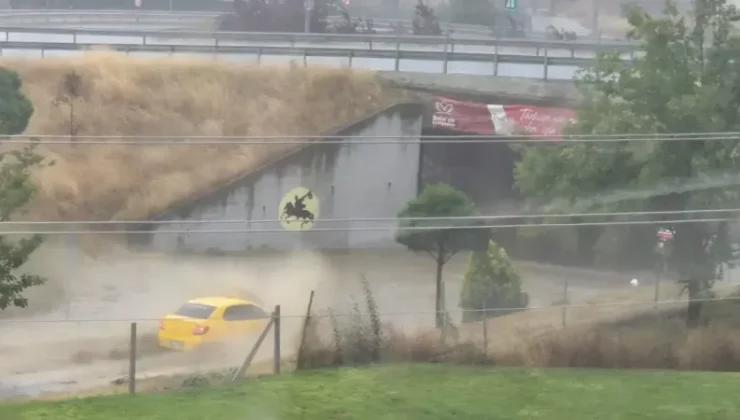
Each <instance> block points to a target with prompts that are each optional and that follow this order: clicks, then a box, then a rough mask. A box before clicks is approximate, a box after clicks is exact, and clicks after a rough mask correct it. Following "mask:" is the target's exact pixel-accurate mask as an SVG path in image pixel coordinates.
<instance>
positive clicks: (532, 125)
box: [432, 97, 576, 137]
mask: <svg viewBox="0 0 740 420" xmlns="http://www.w3.org/2000/svg"><path fill="white" fill-rule="evenodd" d="M575 117H576V113H575V112H574V111H573V110H572V109H568V108H551V107H539V106H529V105H487V104H481V103H475V102H463V101H456V100H453V99H448V98H441V97H438V98H435V101H434V109H433V114H432V125H433V126H434V127H439V128H445V129H448V130H454V131H461V132H465V133H474V134H483V135H493V134H498V135H503V136H506V135H516V134H526V133H528V134H531V135H535V136H554V137H558V136H560V135H561V134H562V129H563V127H564V126H565V125H566V124H568V123H569V122H573V121H575Z"/></svg>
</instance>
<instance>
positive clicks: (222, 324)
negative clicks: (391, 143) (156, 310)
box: [157, 297, 270, 350]
mask: <svg viewBox="0 0 740 420" xmlns="http://www.w3.org/2000/svg"><path fill="white" fill-rule="evenodd" d="M269 318H270V314H269V313H268V312H267V311H265V309H263V308H262V307H260V306H259V305H257V304H255V303H254V302H251V301H248V300H245V299H241V298H238V297H202V298H197V299H192V300H189V301H187V302H185V303H184V304H183V305H182V306H180V308H179V309H178V310H176V311H175V312H173V313H171V314H168V315H165V316H164V318H163V319H162V320H161V321H160V323H159V332H158V333H157V343H158V345H159V346H160V347H164V348H168V349H174V350H192V349H195V348H198V347H200V346H201V345H203V344H206V343H215V342H219V341H223V340H226V339H229V338H239V337H240V336H244V335H249V334H252V333H255V332H260V331H262V329H263V328H264V327H265V325H266V324H267V321H268V320H269Z"/></svg>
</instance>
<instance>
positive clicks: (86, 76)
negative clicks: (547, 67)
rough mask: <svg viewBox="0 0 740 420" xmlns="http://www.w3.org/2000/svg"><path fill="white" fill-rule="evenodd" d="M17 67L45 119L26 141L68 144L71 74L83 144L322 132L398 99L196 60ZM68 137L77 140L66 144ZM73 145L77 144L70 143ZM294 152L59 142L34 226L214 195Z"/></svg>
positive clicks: (111, 59)
mask: <svg viewBox="0 0 740 420" xmlns="http://www.w3.org/2000/svg"><path fill="white" fill-rule="evenodd" d="M2 64H3V65H6V66H8V67H10V68H13V69H15V70H17V71H18V72H19V73H20V75H21V77H22V79H23V82H24V90H25V92H26V93H27V95H28V96H29V97H30V98H31V100H32V102H33V104H34V106H35V108H36V112H35V113H34V115H33V118H32V121H31V123H30V126H29V127H28V130H27V133H28V134H29V135H40V134H44V135H49V134H56V135H67V134H68V133H69V131H70V123H69V120H70V118H69V108H68V107H66V106H65V105H62V106H58V105H55V104H54V99H55V98H56V97H58V92H59V90H60V85H61V81H62V80H63V79H64V77H65V75H67V74H70V73H71V72H76V73H77V74H79V75H80V76H81V78H82V85H83V86H82V92H83V93H82V97H81V98H80V99H78V100H77V102H76V104H75V112H74V114H75V118H74V120H75V125H76V129H77V135H78V136H85V135H105V136H144V137H143V138H142V140H146V136H206V138H207V137H208V136H213V137H214V138H215V137H218V136H282V135H318V134H323V133H326V132H328V131H331V130H332V129H333V128H335V127H338V126H342V125H345V124H347V123H348V122H351V121H355V120H357V119H360V118H361V117H362V116H364V115H366V114H368V113H370V112H373V111H376V110H378V109H380V108H382V107H384V106H387V105H388V104H389V103H392V102H395V101H397V100H398V99H399V96H400V95H401V94H400V93H399V92H398V91H393V90H392V89H390V88H385V87H383V86H382V85H381V83H380V81H379V80H378V79H377V78H376V76H375V74H374V73H372V72H357V71H350V70H342V69H323V68H317V67H312V68H299V67H295V66H282V67H270V66H259V67H257V66H253V65H239V64H233V63H224V62H213V61H205V60H203V61H201V60H193V59H177V58H163V59H139V58H131V57H126V56H123V55H119V54H113V53H105V52H95V53H90V54H89V55H87V56H85V57H83V58H54V59H45V60H23V61H20V60H12V59H11V60H2ZM64 139H65V140H68V138H64ZM71 143H72V144H73V143H74V141H72V142H71ZM293 147H296V145H289V144H287V145H286V144H276V145H254V144H252V145H189V146H181V145H161V146H151V145H86V144H85V145H77V146H74V145H52V146H44V147H43V148H40V150H41V151H42V152H43V153H44V154H45V155H46V156H48V157H49V158H50V159H53V160H54V161H55V165H54V166H52V167H49V168H46V169H44V170H43V171H41V172H40V173H39V174H38V178H39V185H40V187H41V193H40V194H39V197H38V199H37V202H36V203H35V205H34V206H33V209H32V212H31V215H30V216H29V217H33V218H34V219H39V218H44V219H56V220H65V219H67V220H69V219H77V220H82V219H84V220H91V219H92V220H110V219H142V218H146V217H147V216H149V215H151V214H152V213H156V212H158V211H160V210H162V209H165V208H166V207H167V206H168V205H170V204H171V203H173V202H176V201H179V200H181V199H183V198H185V197H187V196H189V195H191V194H192V193H194V192H197V191H200V190H203V189H207V188H212V187H216V186H218V185H220V184H223V183H225V182H228V181H229V180H231V179H233V178H234V177H236V176H239V175H240V174H243V173H244V172H246V171H249V170H252V169H254V168H256V167H258V166H260V165H261V164H262V163H263V162H264V161H265V160H266V159H269V158H270V157H274V156H275V155H278V154H282V153H286V152H287V151H289V149H291V148H293Z"/></svg>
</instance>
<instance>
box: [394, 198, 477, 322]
mask: <svg viewBox="0 0 740 420" xmlns="http://www.w3.org/2000/svg"><path fill="white" fill-rule="evenodd" d="M474 213H475V204H474V203H473V201H472V200H471V199H470V198H469V197H468V196H467V195H466V194H465V193H463V192H462V191H458V190H456V189H454V188H452V187H451V186H449V185H446V184H436V185H429V186H427V187H425V188H424V190H423V191H422V192H421V194H420V195H419V196H418V197H416V198H414V199H412V200H411V201H409V202H408V203H407V204H406V206H405V207H404V208H403V209H402V210H401V211H400V212H399V213H398V218H399V219H400V220H399V230H398V232H397V234H396V241H397V242H398V243H400V244H401V245H404V246H406V247H407V248H409V249H410V250H412V251H416V252H426V253H427V254H429V256H431V257H432V258H433V259H434V261H435V263H436V265H437V272H436V295H435V307H434V308H435V314H436V316H435V322H436V325H437V327H438V328H439V327H441V326H442V325H443V320H444V314H443V311H444V305H443V296H442V269H443V268H444V265H445V264H446V263H447V261H449V260H450V258H452V257H453V256H454V255H455V254H457V253H458V252H460V251H462V250H481V249H485V248H486V245H487V244H488V238H489V236H490V233H489V231H488V230H487V229H483V228H481V225H482V223H481V222H480V220H476V219H471V218H469V217H470V216H473V215H474ZM424 218H432V219H428V220H424Z"/></svg>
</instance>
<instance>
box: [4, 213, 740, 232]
mask: <svg viewBox="0 0 740 420" xmlns="http://www.w3.org/2000/svg"><path fill="white" fill-rule="evenodd" d="M737 220H738V219H737V218H734V217H732V218H730V217H724V218H706V219H679V220H632V221H608V222H582V223H518V224H502V225H463V226H461V225H447V226H445V225H440V226H436V225H432V226H387V227H365V226H360V227H345V228H315V229H311V230H307V231H290V230H286V229H213V230H211V229H196V230H189V229H168V230H153V229H147V230H59V231H43V230H23V231H0V235H17V236H28V235H90V234H93V235H116V234H127V235H129V234H131V235H134V234H146V235H152V234H156V235H179V234H183V233H190V234H219V235H221V234H236V233H311V232H386V231H424V230H466V229H497V228H524V227H574V226H616V225H657V224H666V225H675V224H686V223H712V222H734V221H737Z"/></svg>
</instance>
